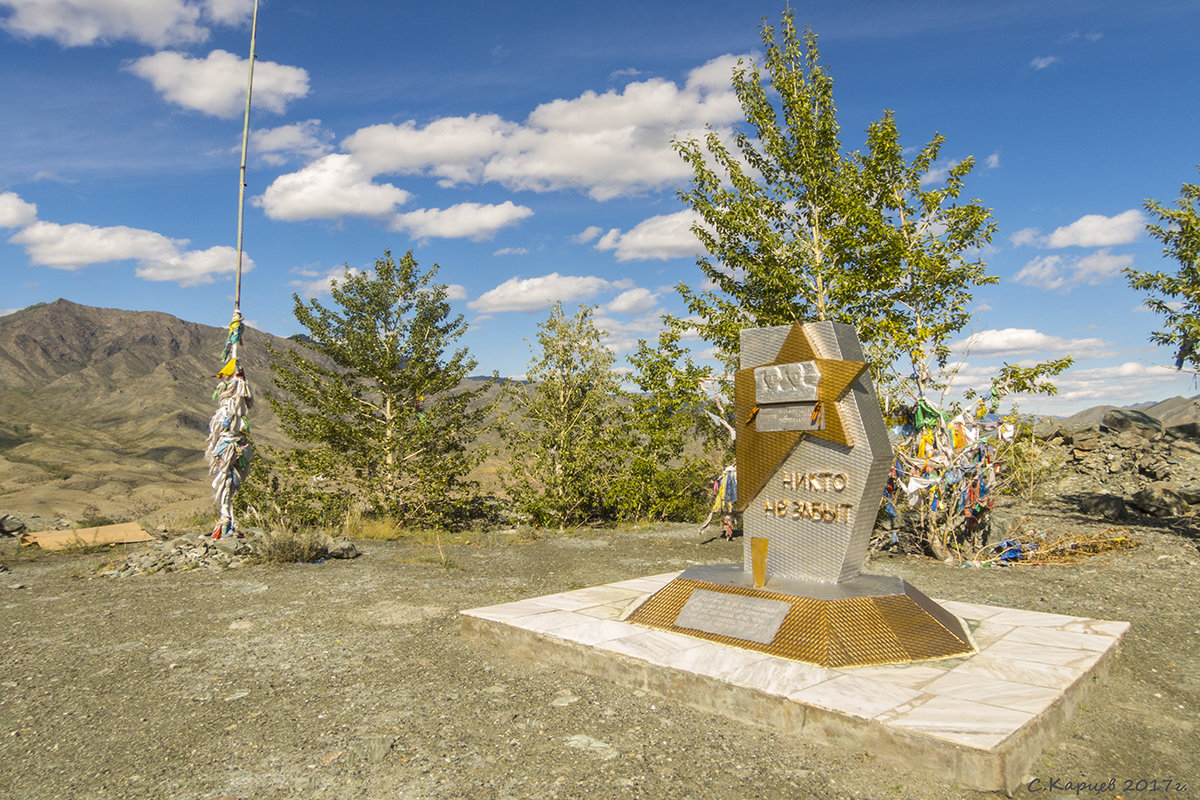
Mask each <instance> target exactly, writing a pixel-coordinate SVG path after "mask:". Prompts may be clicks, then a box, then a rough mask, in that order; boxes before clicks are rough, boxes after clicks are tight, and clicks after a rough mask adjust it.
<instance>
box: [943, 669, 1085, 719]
mask: <svg viewBox="0 0 1200 800" xmlns="http://www.w3.org/2000/svg"><path fill="white" fill-rule="evenodd" d="M925 691H926V692H928V693H930V694H934V695H946V696H948V697H958V698H961V699H963V700H971V701H973V702H976V703H986V704H987V705H990V706H998V707H1000V708H1009V709H1012V710H1013V711H1024V712H1026V713H1029V714H1038V713H1040V712H1042V711H1044V710H1045V709H1047V708H1049V706H1050V704H1051V703H1053V702H1054V701H1055V700H1057V699H1058V698H1059V697H1060V696H1061V695H1062V692H1060V691H1059V690H1058V689H1052V688H1050V687H1048V686H1033V685H1030V684H1028V683H1018V682H1016V681H1007V680H1003V679H1000V678H994V677H993V678H989V679H988V680H980V678H979V675H978V674H972V673H964V672H952V673H950V674H948V675H945V676H943V677H941V678H939V679H937V680H936V681H933V682H932V683H930V684H928V685H927V686H925Z"/></svg>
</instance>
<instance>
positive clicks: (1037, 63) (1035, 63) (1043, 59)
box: [1029, 56, 1062, 70]
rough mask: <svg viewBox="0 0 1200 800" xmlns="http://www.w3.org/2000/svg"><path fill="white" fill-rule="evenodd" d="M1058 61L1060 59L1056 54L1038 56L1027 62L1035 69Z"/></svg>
mask: <svg viewBox="0 0 1200 800" xmlns="http://www.w3.org/2000/svg"><path fill="white" fill-rule="evenodd" d="M1060 61H1062V59H1061V58H1059V57H1058V56H1038V57H1037V58H1035V59H1033V60H1032V61H1030V62H1029V66H1031V67H1033V68H1034V69H1036V70H1043V69H1045V68H1046V67H1049V66H1052V65H1054V64H1057V63H1059V62H1060Z"/></svg>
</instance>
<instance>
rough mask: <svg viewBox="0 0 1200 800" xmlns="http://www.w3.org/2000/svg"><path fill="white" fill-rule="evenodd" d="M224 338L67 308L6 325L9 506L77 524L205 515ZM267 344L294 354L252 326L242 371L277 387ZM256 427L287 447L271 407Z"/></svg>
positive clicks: (2, 409) (48, 307)
mask: <svg viewBox="0 0 1200 800" xmlns="http://www.w3.org/2000/svg"><path fill="white" fill-rule="evenodd" d="M226 334H227V330H226V329H223V328H216V327H211V326H208V325H199V324H196V323H194V322H185V321H183V320H181V319H178V318H176V317H173V316H171V315H169V314H162V313H158V312H154V311H120V310H116V309H108V308H92V307H90V306H83V305H78V304H76V303H71V302H68V301H66V300H56V301H55V302H53V303H43V304H39V305H35V306H30V307H29V308H25V309H22V310H20V311H17V312H15V313H13V314H10V315H8V316H5V317H0V507H3V508H5V509H9V510H15V511H25V512H29V513H38V514H43V515H47V516H56V517H60V518H65V519H69V520H75V519H78V518H80V517H81V516H86V515H88V514H102V515H105V516H109V517H112V518H114V519H133V518H139V519H143V518H146V517H147V515H149V514H150V513H151V512H158V513H160V514H162V513H166V514H168V515H170V514H172V513H174V514H175V515H177V516H178V515H185V516H187V515H191V514H194V513H195V512H196V511H199V510H201V509H203V508H205V506H206V498H207V496H208V494H209V490H208V486H207V479H206V476H207V467H206V465H205V464H204V458H203V449H204V441H205V438H206V436H207V434H208V420H209V418H210V417H211V416H212V413H213V411H214V410H215V408H216V406H215V402H214V401H213V400H212V399H211V397H212V392H213V388H214V387H215V384H216V380H215V379H214V378H212V377H211V376H212V375H213V374H214V373H215V372H216V371H217V370H218V369H220V367H221V364H220V358H221V350H222V348H223V346H224V342H225V337H226ZM268 340H269V341H271V342H272V343H273V344H274V345H275V346H276V347H277V348H285V347H292V346H294V345H293V343H291V342H290V341H288V340H286V339H281V338H279V337H275V336H271V335H270V334H267V333H262V332H260V331H257V330H254V329H251V328H247V330H246V332H245V344H244V345H243V346H242V356H243V357H242V358H241V359H240V363H241V364H242V365H243V366H244V368H245V370H246V374H247V376H248V377H249V378H250V381H251V385H252V386H254V387H255V388H256V389H257V388H259V387H261V386H263V385H265V384H266V383H267V382H268V381H269V376H270V369H269V366H268V356H267V352H266V347H265V344H264V343H265V342H266V341H268ZM251 421H252V424H253V430H254V434H255V438H256V439H258V440H260V441H263V442H266V443H268V444H282V443H283V441H284V437H283V436H282V434H281V433H280V430H279V424H278V420H277V419H276V418H275V416H274V414H273V413H272V412H271V409H270V407H269V406H268V404H267V403H266V402H265V401H264V402H260V403H257V404H256V405H255V409H254V413H253V415H252V418H251Z"/></svg>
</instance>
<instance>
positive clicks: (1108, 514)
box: [1079, 492, 1129, 522]
mask: <svg viewBox="0 0 1200 800" xmlns="http://www.w3.org/2000/svg"><path fill="white" fill-rule="evenodd" d="M1079 510H1080V511H1082V512H1083V513H1085V514H1091V515H1092V516H1095V517H1102V518H1104V519H1106V520H1109V521H1111V522H1120V521H1121V520H1123V519H1125V518H1126V517H1128V516H1129V511H1128V509H1126V507H1125V500H1124V499H1123V498H1121V497H1117V496H1116V495H1113V494H1104V493H1101V492H1098V493H1096V494H1093V495H1091V496H1090V497H1085V498H1084V499H1083V500H1082V501H1080V503H1079Z"/></svg>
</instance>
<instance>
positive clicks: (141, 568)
mask: <svg viewBox="0 0 1200 800" xmlns="http://www.w3.org/2000/svg"><path fill="white" fill-rule="evenodd" d="M268 546H269V544H268V540H267V536H266V534H264V533H263V532H262V531H260V530H255V529H251V530H250V531H247V533H246V536H245V538H243V539H236V538H225V539H213V538H212V536H211V535H210V534H208V533H185V534H183V535H182V536H176V537H174V538H172V539H167V540H165V541H162V542H157V543H154V544H151V545H149V546H148V547H147V549H146V550H145V551H143V552H141V553H138V554H136V555H134V556H132V557H130V558H129V559H127V560H126V561H125V563H123V564H121V565H120V566H118V567H115V568H113V569H111V570H108V571H106V572H103V573H101V574H102V575H104V576H106V577H113V578H127V577H129V576H131V575H147V574H150V573H153V572H177V571H182V570H190V569H200V568H207V569H211V570H215V571H218V572H219V571H221V570H225V569H232V568H234V567H240V566H243V565H245V564H246V563H248V562H251V561H253V560H254V559H255V557H256V556H260V555H262V554H263V553H264V551H266V549H267V548H268ZM358 554H359V553H358V550H357V549H356V548H355V547H354V545H353V543H351V542H350V541H349V540H347V539H336V540H335V539H329V540H327V541H326V542H325V546H324V555H323V556H321V557H322V558H354V557H356V556H357V555H358Z"/></svg>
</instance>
